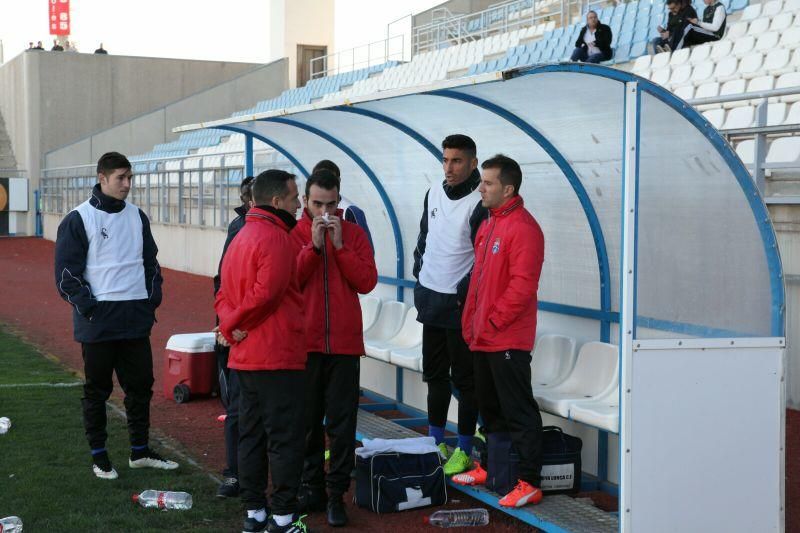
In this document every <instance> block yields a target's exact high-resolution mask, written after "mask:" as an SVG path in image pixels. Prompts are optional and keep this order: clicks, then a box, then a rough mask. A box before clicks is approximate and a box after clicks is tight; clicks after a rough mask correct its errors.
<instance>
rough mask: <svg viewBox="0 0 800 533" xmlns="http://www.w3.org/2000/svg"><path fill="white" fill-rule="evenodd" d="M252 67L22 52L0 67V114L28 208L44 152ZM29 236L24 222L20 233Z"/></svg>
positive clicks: (30, 230)
mask: <svg viewBox="0 0 800 533" xmlns="http://www.w3.org/2000/svg"><path fill="white" fill-rule="evenodd" d="M258 66H259V65H256V64H252V63H229V62H219V61H190V60H181V59H153V58H144V57H126V56H114V55H108V56H101V55H93V54H54V53H50V52H26V53H23V54H20V55H19V56H17V57H15V58H14V59H12V60H11V61H9V62H8V63H5V64H4V65H2V66H0V113H1V114H2V115H3V117H4V119H5V123H6V130H7V132H8V136H9V138H10V140H11V146H12V148H13V151H14V154H15V156H16V159H17V164H18V166H19V167H21V168H24V169H25V170H27V176H28V177H29V178H30V180H31V188H30V190H31V205H33V196H32V195H33V191H35V190H36V189H37V188H38V183H39V175H40V171H41V164H42V162H43V155H44V154H45V153H46V152H48V151H50V150H53V149H54V148H57V147H60V146H63V145H64V144H67V143H71V142H74V141H76V140H78V139H81V138H83V137H85V136H86V135H89V134H90V133H93V132H95V131H98V130H100V129H102V128H108V127H111V126H113V125H115V124H119V123H121V122H124V121H126V120H129V119H131V118H133V117H136V116H138V115H141V114H143V113H146V112H150V111H152V110H153V109H155V108H158V107H161V106H163V105H165V104H167V103H170V102H172V101H175V100H178V99H181V98H185V97H187V96H189V95H192V94H194V93H196V92H198V91H200V90H203V89H206V88H209V87H212V86H215V85H218V84H219V83H221V82H224V81H227V80H230V79H232V78H234V77H236V76H238V75H241V74H243V73H245V72H247V71H249V70H252V69H253V68H256V67H258ZM33 231H34V221H33V218H32V217H29V220H28V223H27V228H26V229H25V230H22V229H20V232H23V233H28V234H32V233H33Z"/></svg>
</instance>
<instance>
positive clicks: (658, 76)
mask: <svg viewBox="0 0 800 533" xmlns="http://www.w3.org/2000/svg"><path fill="white" fill-rule="evenodd" d="M669 74H670V70H669V67H662V68H660V69H658V70H654V71H653V73H652V74H651V75H650V81H652V82H653V83H657V84H659V85H666V84H667V83H668V82H669Z"/></svg>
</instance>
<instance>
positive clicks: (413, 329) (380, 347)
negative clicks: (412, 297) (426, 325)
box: [364, 307, 422, 363]
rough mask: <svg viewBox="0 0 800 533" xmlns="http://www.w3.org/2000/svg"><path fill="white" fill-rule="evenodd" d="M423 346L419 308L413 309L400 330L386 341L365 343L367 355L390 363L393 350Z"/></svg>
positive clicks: (407, 313)
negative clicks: (418, 318) (418, 319)
mask: <svg viewBox="0 0 800 533" xmlns="http://www.w3.org/2000/svg"><path fill="white" fill-rule="evenodd" d="M421 344H422V324H421V323H419V322H417V308H416V307H411V308H410V309H409V310H408V311H407V312H406V315H405V318H404V320H403V325H402V327H401V328H400V330H399V331H398V332H397V333H396V334H395V335H393V336H392V337H391V338H389V339H386V340H372V339H371V340H369V341H365V342H364V349H365V350H366V352H367V355H369V356H370V357H374V358H375V359H380V360H381V361H386V362H387V363H388V362H389V360H390V359H389V355H390V354H391V352H392V350H400V349H403V348H413V347H415V346H417V345H421Z"/></svg>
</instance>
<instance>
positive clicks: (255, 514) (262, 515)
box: [247, 507, 267, 522]
mask: <svg viewBox="0 0 800 533" xmlns="http://www.w3.org/2000/svg"><path fill="white" fill-rule="evenodd" d="M247 518H255V519H256V520H258V521H259V522H263V521H264V520H266V519H267V510H266V509H264V508H263V507H262V508H261V509H259V510H257V511H251V510H249V509H248V510H247Z"/></svg>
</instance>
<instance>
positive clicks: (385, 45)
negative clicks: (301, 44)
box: [309, 34, 411, 80]
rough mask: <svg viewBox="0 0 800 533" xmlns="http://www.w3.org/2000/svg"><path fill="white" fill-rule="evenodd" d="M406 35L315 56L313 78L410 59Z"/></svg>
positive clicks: (312, 62) (310, 63)
mask: <svg viewBox="0 0 800 533" xmlns="http://www.w3.org/2000/svg"><path fill="white" fill-rule="evenodd" d="M405 39H406V37H405V35H402V34H401V35H395V36H392V37H387V38H386V39H383V40H380V41H374V42H371V43H367V44H363V45H361V46H356V47H354V48H350V49H348V50H342V51H340V52H334V53H332V54H328V55H326V56H320V57H315V58H314V59H312V60H310V61H309V68H310V70H309V72H310V73H311V79H312V80H313V79H317V78H324V77H326V76H333V75H336V74H341V73H343V72H350V71H353V70H358V69H362V68H367V67H374V66H376V65H382V64H383V63H386V62H387V61H408V60H410V59H411V58H410V57H406V55H407V54H406V51H405V48H406V41H405Z"/></svg>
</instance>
